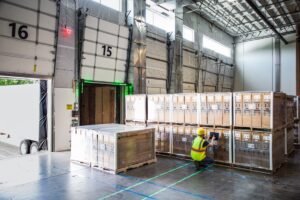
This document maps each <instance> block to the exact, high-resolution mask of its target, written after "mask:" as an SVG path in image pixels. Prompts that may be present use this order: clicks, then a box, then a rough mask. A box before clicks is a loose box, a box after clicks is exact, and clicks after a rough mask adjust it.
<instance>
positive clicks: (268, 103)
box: [233, 92, 286, 173]
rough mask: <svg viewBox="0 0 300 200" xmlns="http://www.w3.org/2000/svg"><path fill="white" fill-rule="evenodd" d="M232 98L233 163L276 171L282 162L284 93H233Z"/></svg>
mask: <svg viewBox="0 0 300 200" xmlns="http://www.w3.org/2000/svg"><path fill="white" fill-rule="evenodd" d="M233 100H234V102H233V110H234V111H233V112H234V117H233V125H234V129H233V164H234V166H235V167H240V168H246V169H251V170H259V171H265V172H271V173H272V172H274V171H276V170H277V169H278V168H279V167H280V166H281V164H282V163H283V161H284V148H285V147H284V142H283V141H284V137H285V124H286V122H285V120H286V118H285V113H286V106H285V103H286V95H285V94H284V93H275V92H235V93H233Z"/></svg>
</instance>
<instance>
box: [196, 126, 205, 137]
mask: <svg viewBox="0 0 300 200" xmlns="http://www.w3.org/2000/svg"><path fill="white" fill-rule="evenodd" d="M205 133H206V130H205V129H204V128H199V129H198V130H197V134H198V135H200V136H201V135H205Z"/></svg>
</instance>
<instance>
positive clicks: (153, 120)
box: [147, 94, 172, 153]
mask: <svg viewBox="0 0 300 200" xmlns="http://www.w3.org/2000/svg"><path fill="white" fill-rule="evenodd" d="M171 100H172V95H165V94H159V95H148V97H147V101H148V103H147V113H148V115H147V116H148V117H147V126H148V127H153V128H155V149H156V152H158V153H171V151H170V149H171V146H170V145H171V144H170V137H171V131H172V126H171V121H170V119H171V113H170V109H171V107H170V106H171Z"/></svg>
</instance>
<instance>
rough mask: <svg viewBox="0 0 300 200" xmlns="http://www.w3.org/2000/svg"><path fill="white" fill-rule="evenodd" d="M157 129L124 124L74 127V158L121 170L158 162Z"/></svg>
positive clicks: (86, 162) (72, 131)
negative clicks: (155, 132) (156, 151)
mask: <svg viewBox="0 0 300 200" xmlns="http://www.w3.org/2000/svg"><path fill="white" fill-rule="evenodd" d="M154 137H155V136H154V129H153V128H144V127H138V126H137V127H133V126H129V125H121V124H101V125H89V126H79V127H73V128H71V160H72V161H73V162H79V163H82V164H85V165H87V166H91V167H93V168H96V169H99V170H102V171H105V172H109V173H113V174H116V173H119V172H124V171H127V170H128V169H131V168H136V167H140V166H143V165H145V164H150V163H154V162H156V154H155V146H154V145H155V143H154Z"/></svg>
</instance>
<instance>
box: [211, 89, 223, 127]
mask: <svg viewBox="0 0 300 200" xmlns="http://www.w3.org/2000/svg"><path fill="white" fill-rule="evenodd" d="M223 95H224V94H223V93H215V103H214V105H213V106H214V115H215V116H214V125H216V126H223Z"/></svg>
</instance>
